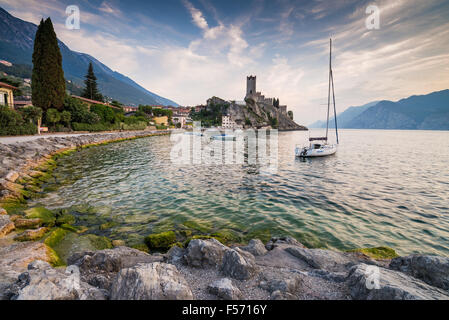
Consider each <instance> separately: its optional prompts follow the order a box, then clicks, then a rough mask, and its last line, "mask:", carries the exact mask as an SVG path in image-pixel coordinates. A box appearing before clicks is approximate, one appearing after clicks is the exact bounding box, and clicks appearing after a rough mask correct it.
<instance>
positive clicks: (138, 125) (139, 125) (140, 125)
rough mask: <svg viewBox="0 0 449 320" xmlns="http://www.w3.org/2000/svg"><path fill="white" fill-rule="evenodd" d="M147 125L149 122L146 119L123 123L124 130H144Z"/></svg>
mask: <svg viewBox="0 0 449 320" xmlns="http://www.w3.org/2000/svg"><path fill="white" fill-rule="evenodd" d="M146 127H147V123H146V122H145V121H138V122H135V123H123V124H122V129H123V130H144V129H145V128H146Z"/></svg>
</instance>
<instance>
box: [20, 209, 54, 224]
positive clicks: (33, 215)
mask: <svg viewBox="0 0 449 320" xmlns="http://www.w3.org/2000/svg"><path fill="white" fill-rule="evenodd" d="M24 213H25V216H26V217H27V218H28V219H41V220H42V222H43V224H44V225H45V226H47V227H52V226H54V225H55V222H56V215H55V214H54V212H53V211H51V210H48V209H46V208H44V207H34V208H30V209H27V210H25V212H24Z"/></svg>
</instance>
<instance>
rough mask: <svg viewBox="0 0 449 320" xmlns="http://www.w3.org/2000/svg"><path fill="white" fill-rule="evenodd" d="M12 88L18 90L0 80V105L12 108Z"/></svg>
mask: <svg viewBox="0 0 449 320" xmlns="http://www.w3.org/2000/svg"><path fill="white" fill-rule="evenodd" d="M14 90H18V88H16V87H14V86H12V85H10V84H7V83H4V82H0V105H4V106H8V107H10V108H14Z"/></svg>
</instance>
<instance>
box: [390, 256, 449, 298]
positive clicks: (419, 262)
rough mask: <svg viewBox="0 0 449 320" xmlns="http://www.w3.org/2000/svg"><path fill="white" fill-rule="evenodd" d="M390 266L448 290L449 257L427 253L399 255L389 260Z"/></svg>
mask: <svg viewBox="0 0 449 320" xmlns="http://www.w3.org/2000/svg"><path fill="white" fill-rule="evenodd" d="M390 268H391V269H394V270H398V271H402V272H405V273H407V274H409V275H411V276H413V277H415V278H418V279H421V280H423V281H424V282H426V283H428V284H430V285H432V286H436V287H438V288H442V289H445V290H449V258H446V257H439V256H428V255H411V256H408V257H399V258H395V259H393V260H391V263H390Z"/></svg>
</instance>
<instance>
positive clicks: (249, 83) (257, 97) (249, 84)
mask: <svg viewBox="0 0 449 320" xmlns="http://www.w3.org/2000/svg"><path fill="white" fill-rule="evenodd" d="M256 82H257V77H256V76H252V75H251V76H248V77H246V96H245V100H246V99H248V98H252V99H253V100H254V101H255V102H257V103H263V104H267V105H270V106H274V98H265V96H264V95H262V93H261V92H257V90H256ZM278 108H279V110H280V111H281V113H283V114H287V106H279V107H278Z"/></svg>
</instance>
